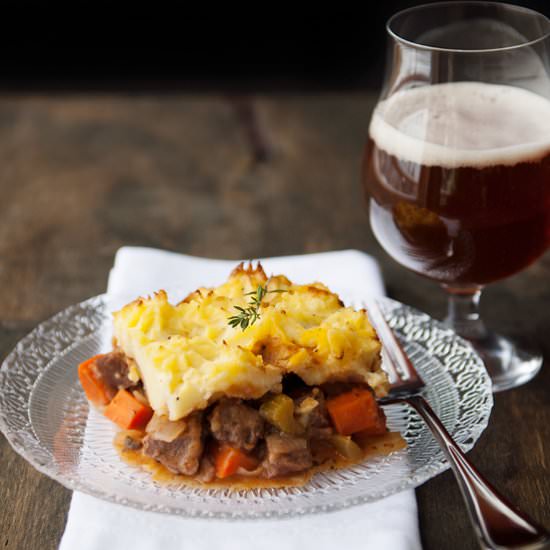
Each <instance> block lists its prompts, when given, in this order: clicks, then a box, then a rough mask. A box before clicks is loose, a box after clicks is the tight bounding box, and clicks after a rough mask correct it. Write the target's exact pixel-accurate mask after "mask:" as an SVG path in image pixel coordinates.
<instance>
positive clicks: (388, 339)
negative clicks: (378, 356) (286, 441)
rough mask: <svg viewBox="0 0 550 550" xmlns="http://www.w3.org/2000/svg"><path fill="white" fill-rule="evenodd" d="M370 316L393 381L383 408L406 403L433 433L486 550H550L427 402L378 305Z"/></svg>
mask: <svg viewBox="0 0 550 550" xmlns="http://www.w3.org/2000/svg"><path fill="white" fill-rule="evenodd" d="M368 311H369V317H370V319H371V322H372V324H373V326H374V328H375V329H376V331H377V333H378V336H379V338H380V341H381V342H382V345H383V352H382V353H383V355H384V356H385V357H384V358H385V359H386V361H385V366H386V367H387V368H386V370H387V371H388V374H389V376H390V382H391V389H390V392H389V396H388V397H386V398H383V399H381V400H380V403H381V404H382V405H391V404H396V403H406V404H408V405H410V406H411V407H413V409H415V410H416V412H417V413H418V414H419V415H420V416H421V417H422V419H423V420H424V422H425V423H426V425H427V426H428V427H429V428H430V430H431V432H432V434H433V436H434V438H435V439H436V441H437V442H438V443H439V445H440V447H441V450H442V451H443V453H444V454H445V456H446V458H447V460H448V461H449V464H450V465H451V468H452V470H453V472H454V474H455V477H456V480H457V482H458V486H459V488H460V492H461V493H462V496H463V498H464V501H465V502H466V508H467V509H468V513H469V515H470V519H471V520H472V523H473V525H474V528H475V531H476V534H477V536H478V537H479V539H480V543H481V544H482V546H483V545H484V546H485V547H486V548H490V549H503V548H516V549H533V550H535V549H539V548H550V533H549V532H548V531H546V530H545V529H544V528H543V527H542V526H540V525H538V524H537V523H536V522H535V521H533V520H532V519H531V518H530V517H529V516H528V515H526V514H524V513H523V512H521V511H520V510H518V509H517V508H516V507H515V506H514V505H512V504H511V503H510V502H509V501H508V500H507V499H506V498H505V497H503V496H502V495H501V494H500V493H498V491H497V490H496V489H495V488H494V487H493V486H492V485H491V484H490V483H489V482H488V481H487V480H486V479H484V477H483V476H482V475H481V474H480V473H479V471H478V470H477V469H476V468H475V467H474V466H473V464H471V463H470V461H469V460H468V459H467V458H466V455H465V454H464V453H463V452H462V450H461V449H460V447H459V446H458V445H457V444H456V443H455V441H454V440H453V438H452V437H451V435H450V434H449V432H448V431H447V429H446V428H445V426H444V425H443V423H442V422H441V420H440V419H439V418H438V417H437V415H436V414H435V412H434V411H433V409H432V408H431V407H430V405H429V404H428V402H427V401H426V400H425V399H424V397H422V394H421V389H422V388H423V387H424V382H423V381H422V378H421V377H420V375H419V374H418V373H417V372H416V369H415V368H414V366H413V364H412V362H411V361H410V359H409V358H408V357H407V354H406V353H405V351H404V350H403V348H402V347H401V344H400V343H399V340H398V339H397V337H396V336H395V334H394V332H393V330H392V329H391V327H390V326H389V325H388V323H387V321H386V319H385V317H384V315H383V314H382V312H381V311H380V309H379V307H378V306H377V305H376V303H375V302H374V301H372V303H369V304H368Z"/></svg>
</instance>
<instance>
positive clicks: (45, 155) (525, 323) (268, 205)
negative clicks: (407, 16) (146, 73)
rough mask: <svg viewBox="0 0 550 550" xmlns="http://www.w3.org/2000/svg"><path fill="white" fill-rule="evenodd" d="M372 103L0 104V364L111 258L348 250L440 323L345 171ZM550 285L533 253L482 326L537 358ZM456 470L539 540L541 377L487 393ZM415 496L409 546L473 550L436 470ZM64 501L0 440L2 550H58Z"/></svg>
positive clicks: (94, 282)
mask: <svg viewBox="0 0 550 550" xmlns="http://www.w3.org/2000/svg"><path fill="white" fill-rule="evenodd" d="M373 102H374V96H373V95H372V94H340V95H338V94H331V95H309V96H298V95H288V94H287V95H267V96H265V95H263V96H258V97H249V98H248V99H244V98H234V97H223V96H217V95H200V96H193V95H180V96H177V95H168V96H166V95H165V96H160V97H159V96H156V97H151V96H136V97H126V96H116V95H115V96H110V95H98V96H84V95H82V96H74V95H73V96H71V95H67V96H54V97H39V96H32V97H9V96H3V97H2V98H0V190H1V202H0V211H1V220H2V221H1V224H0V288H1V289H2V292H0V329H1V330H0V353H1V354H2V357H4V356H5V355H6V354H7V353H8V352H9V351H10V350H11V348H12V347H13V346H14V344H15V343H16V342H17V340H18V339H19V338H21V337H22V336H23V335H24V334H25V333H27V332H28V331H30V330H31V329H32V328H33V327H34V326H35V325H36V324H37V323H38V322H40V321H42V320H43V319H46V318H47V317H49V316H50V315H52V314H53V313H55V312H56V311H58V310H60V309H62V308H64V307H66V306H68V305H69V304H72V303H74V302H79V301H81V300H83V299H85V298H87V297H89V296H92V295H94V294H98V293H101V292H103V291H104V289H105V286H106V281H107V274H108V272H109V268H110V267H111V265H112V262H113V256H114V254H115V252H116V250H117V249H118V248H119V247H120V246H123V245H145V246H153V247H160V248H165V249H170V250H175V251H180V252H185V253H188V254H194V255H199V256H209V257H216V258H229V259H237V258H243V257H244V258H254V257H259V256H272V255H281V254H300V253H304V252H316V251H325V250H333V249H344V248H357V249H360V250H364V251H367V252H369V253H371V254H373V255H374V256H376V257H377V258H378V259H379V260H380V263H381V265H382V269H383V272H384V276H385V279H386V283H387V288H388V292H389V294H390V296H392V297H394V298H396V299H397V300H400V301H402V302H405V303H408V304H411V305H413V306H415V307H417V308H419V309H421V310H425V311H427V312H429V313H430V314H432V315H433V316H436V317H437V316H439V317H441V316H442V315H443V314H444V308H445V301H444V297H443V295H442V292H440V291H439V289H438V288H437V287H436V286H435V285H433V284H432V283H430V282H428V281H425V280H421V279H420V278H419V277H417V276H415V275H413V274H410V273H408V272H407V271H406V270H405V269H403V268H401V267H399V266H398V265H397V264H395V263H393V262H392V261H391V260H390V259H389V258H388V257H387V256H386V255H385V254H384V252H383V251H382V250H381V248H380V247H379V246H378V245H377V244H376V242H375V240H374V238H373V236H372V234H371V232H370V230H369V225H368V222H367V217H366V214H365V211H364V208H363V202H362V196H361V192H360V189H359V185H358V173H359V165H360V158H361V152H362V146H363V143H364V138H365V132H366V128H367V123H368V119H369V115H370V112H371V109H372V106H373ZM312 276H314V274H312ZM549 277H550V255H548V254H547V255H546V256H545V257H544V258H542V259H541V260H539V261H538V263H536V264H535V265H533V266H532V267H531V268H530V269H528V270H527V271H525V272H524V273H521V274H520V275H517V276H515V277H512V278H510V279H508V280H506V281H504V282H502V283H499V284H495V285H493V286H491V287H490V288H489V289H487V291H486V293H485V294H486V295H485V297H484V300H483V305H482V307H483V312H484V315H485V317H486V319H487V321H488V322H490V324H491V325H493V326H494V327H495V328H497V329H499V330H501V331H504V332H507V333H508V334H521V335H526V334H528V335H530V336H531V337H532V338H533V339H534V340H535V341H536V342H537V343H538V344H539V345H540V346H541V347H542V348H543V349H544V353H545V356H546V359H548V358H549V357H550V337H549V334H550V309H549V307H548V304H549V303H550V285H549V284H548V283H549V280H550V279H549ZM471 458H472V459H473V460H474V461H475V463H476V464H477V465H478V466H479V468H480V469H481V471H482V472H483V473H485V474H486V475H487V476H488V477H489V478H490V479H491V480H493V482H494V483H495V484H496V486H497V487H499V488H500V489H501V490H502V492H503V493H504V494H506V495H507V496H509V497H510V498H511V499H512V500H513V501H514V502H516V503H517V504H518V505H519V506H520V507H521V508H523V509H524V510H525V511H527V512H528V513H530V514H532V516H534V517H535V518H536V519H538V520H539V521H540V522H542V523H543V524H545V525H546V526H548V527H550V369H549V368H547V365H546V368H545V367H543V369H542V371H541V373H540V374H539V376H538V377H537V378H536V380H535V381H533V382H531V383H529V384H527V385H526V386H524V387H522V388H519V389H516V390H513V391H509V392H506V393H503V394H499V395H497V396H496V402H495V407H494V410H493V413H492V417H491V423H490V426H489V427H488V428H487V430H486V431H485V433H484V434H483V435H482V437H481V439H480V441H479V443H478V444H477V445H476V447H475V449H474V450H473V451H472V452H471ZM417 496H418V503H419V509H420V526H421V532H422V540H423V544H424V548H425V549H442V548H445V549H455V548H456V549H468V548H475V547H476V543H475V539H474V537H473V533H472V528H471V526H470V524H469V522H468V519H467V516H466V510H465V508H464V505H463V504H462V500H461V497H460V495H459V491H458V489H457V486H456V483H455V482H454V479H453V477H452V475H451V474H450V473H449V472H446V473H445V474H443V475H440V476H438V477H437V478H436V479H433V480H432V481H430V482H428V483H426V484H424V485H423V486H422V487H421V488H419V489H418V491H417ZM69 502H70V492H69V491H68V490H66V489H64V488H63V487H62V486H61V485H59V484H57V483H56V482H54V481H51V480H50V479H48V478H47V477H45V476H43V475H41V474H39V473H38V472H36V471H35V470H34V469H33V468H32V467H30V466H29V465H28V464H27V463H26V462H25V461H24V460H23V459H22V458H20V457H19V456H18V455H17V454H16V453H15V452H13V451H12V449H11V447H10V446H9V444H8V443H7V441H6V440H5V438H4V437H3V436H0V503H1V504H0V548H2V549H24V550H34V549H40V550H46V549H50V548H52V549H53V548H56V547H57V544H58V543H59V540H60V537H61V535H62V533H63V527H64V524H65V521H66V514H67V510H68V507H69ZM367 541H368V539H367ZM367 541H366V542H367ZM366 547H367V545H366V546H365V548H366Z"/></svg>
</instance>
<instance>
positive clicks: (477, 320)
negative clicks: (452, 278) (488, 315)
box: [443, 285, 488, 341]
mask: <svg viewBox="0 0 550 550" xmlns="http://www.w3.org/2000/svg"><path fill="white" fill-rule="evenodd" d="M443 288H444V289H445V291H446V292H447V297H448V310H447V317H446V318H445V320H444V323H445V324H446V325H447V326H449V327H451V328H452V329H453V330H454V331H455V332H457V333H458V334H460V336H462V337H464V338H466V339H468V340H474V341H475V340H477V341H479V340H483V339H484V338H486V337H487V335H488V331H487V328H486V327H485V324H484V323H483V321H482V320H481V317H480V315H479V299H480V297H481V288H480V287H474V288H458V289H457V288H450V287H447V286H444V285H443Z"/></svg>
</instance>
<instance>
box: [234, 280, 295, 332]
mask: <svg viewBox="0 0 550 550" xmlns="http://www.w3.org/2000/svg"><path fill="white" fill-rule="evenodd" d="M281 292H287V291H286V290H283V289H276V290H267V285H266V286H262V285H258V287H257V288H256V290H253V291H252V292H246V293H245V294H244V295H245V296H251V298H250V302H249V304H250V305H249V306H248V307H247V308H244V307H241V306H233V307H234V308H235V309H236V310H237V311H238V312H239V313H238V314H237V315H232V316H231V317H228V318H227V322H228V324H229V326H231V327H233V328H237V327H239V326H240V327H241V330H243V331H244V330H246V329H247V328H248V327H249V326H250V325H253V324H254V323H255V322H256V321H257V320H258V319H259V318H260V306H261V305H262V300H263V299H264V297H265V295H266V294H271V293H281Z"/></svg>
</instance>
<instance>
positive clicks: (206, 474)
mask: <svg viewBox="0 0 550 550" xmlns="http://www.w3.org/2000/svg"><path fill="white" fill-rule="evenodd" d="M215 477H216V467H215V466H214V462H213V460H212V458H211V457H209V456H208V455H207V454H206V453H205V454H204V455H203V456H202V460H201V463H200V466H199V471H198V472H197V479H198V480H199V481H202V482H203V483H210V482H211V481H214V479H215Z"/></svg>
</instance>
